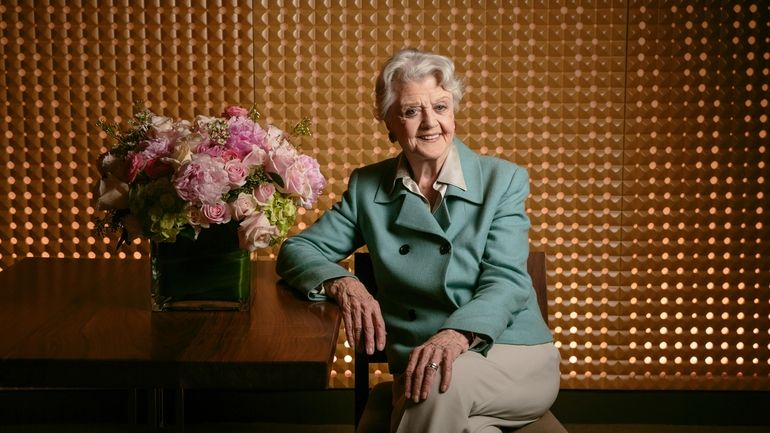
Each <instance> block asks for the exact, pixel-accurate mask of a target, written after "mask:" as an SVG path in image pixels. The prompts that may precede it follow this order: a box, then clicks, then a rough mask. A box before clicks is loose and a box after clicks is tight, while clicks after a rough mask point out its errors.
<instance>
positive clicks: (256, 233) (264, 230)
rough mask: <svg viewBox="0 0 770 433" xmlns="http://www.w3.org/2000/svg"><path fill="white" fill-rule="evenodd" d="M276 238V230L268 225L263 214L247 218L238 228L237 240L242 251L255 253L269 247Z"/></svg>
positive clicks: (268, 222)
mask: <svg viewBox="0 0 770 433" xmlns="http://www.w3.org/2000/svg"><path fill="white" fill-rule="evenodd" d="M277 236H278V228H276V227H275V226H273V225H271V224H270V221H268V219H267V217H266V216H265V214H264V213H262V212H259V213H255V214H254V215H251V216H249V217H248V218H246V219H245V220H243V221H242V222H241V225H240V226H238V240H239V242H240V246H241V248H242V249H245V250H249V251H256V250H258V249H260V248H265V247H267V246H269V245H270V242H271V241H272V240H273V239H275V238H276V237H277Z"/></svg>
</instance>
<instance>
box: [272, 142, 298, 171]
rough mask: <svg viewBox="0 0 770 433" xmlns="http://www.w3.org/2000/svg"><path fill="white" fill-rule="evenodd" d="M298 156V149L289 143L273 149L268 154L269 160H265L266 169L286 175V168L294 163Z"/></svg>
mask: <svg viewBox="0 0 770 433" xmlns="http://www.w3.org/2000/svg"><path fill="white" fill-rule="evenodd" d="M296 157H297V149H295V148H294V147H293V146H292V145H290V144H288V143H287V144H285V145H283V146H280V147H277V148H275V149H272V150H271V151H270V153H269V154H268V159H267V161H265V170H266V171H268V172H271V173H276V174H278V175H279V176H281V177H284V176H285V175H286V170H287V169H288V168H289V166H290V165H292V164H294V160H295V159H296Z"/></svg>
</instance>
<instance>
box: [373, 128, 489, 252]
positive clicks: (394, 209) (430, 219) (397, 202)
mask: <svg viewBox="0 0 770 433" xmlns="http://www.w3.org/2000/svg"><path fill="white" fill-rule="evenodd" d="M454 144H455V146H456V147H457V151H458V153H459V155H460V164H461V165H462V170H463V177H464V178H465V184H466V187H467V188H466V190H465V191H463V190H462V189H460V188H458V187H456V186H454V185H449V187H448V188H447V192H446V196H445V198H444V203H442V205H441V206H440V207H439V209H438V210H437V211H436V212H437V213H436V216H435V217H434V216H433V215H431V213H430V211H429V210H428V209H427V207H426V205H425V202H423V201H422V199H421V198H420V197H417V196H416V195H415V194H412V193H410V192H408V191H407V190H406V188H404V187H403V186H402V185H394V179H395V173H396V170H395V162H394V163H393V164H386V165H384V168H385V172H383V176H382V181H381V183H380V185H379V187H378V189H377V193H376V194H375V197H374V202H375V203H378V204H380V205H383V206H385V207H387V208H388V209H387V210H386V212H387V213H388V214H389V215H394V214H395V215H396V219H395V223H396V225H398V226H402V227H406V228H408V229H411V230H416V231H419V232H424V233H430V234H434V235H437V236H440V237H442V238H447V234H446V233H445V230H446V229H447V228H449V227H450V222H451V218H450V215H455V216H456V217H457V216H460V221H462V218H463V217H462V215H464V214H465V210H464V209H462V208H463V207H464V206H465V204H466V203H463V202H468V203H470V204H472V205H475V206H478V205H480V204H481V202H482V197H483V193H484V191H483V183H482V181H481V163H480V161H479V157H478V155H476V154H475V153H473V151H471V150H470V149H468V147H466V146H465V144H464V143H463V142H462V141H460V140H459V139H458V138H455V139H454ZM394 161H395V158H394ZM437 220H438V221H437ZM458 229H461V228H459V227H458Z"/></svg>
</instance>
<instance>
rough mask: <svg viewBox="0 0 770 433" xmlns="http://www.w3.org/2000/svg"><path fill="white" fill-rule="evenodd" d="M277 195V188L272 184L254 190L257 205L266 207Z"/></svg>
mask: <svg viewBox="0 0 770 433" xmlns="http://www.w3.org/2000/svg"><path fill="white" fill-rule="evenodd" d="M273 194H275V186H274V185H273V184H272V183H263V184H260V185H259V186H258V187H256V188H255V189H254V198H255V199H256V200H257V203H259V204H261V205H262V206H265V205H266V204H267V203H268V202H269V201H270V199H271V198H273Z"/></svg>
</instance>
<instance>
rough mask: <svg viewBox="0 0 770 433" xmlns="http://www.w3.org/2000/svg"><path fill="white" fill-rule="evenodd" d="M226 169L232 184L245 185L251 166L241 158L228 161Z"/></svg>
mask: <svg viewBox="0 0 770 433" xmlns="http://www.w3.org/2000/svg"><path fill="white" fill-rule="evenodd" d="M225 171H226V172H227V178H228V179H229V180H230V186H243V185H244V184H245V183H246V176H248V175H249V168H248V167H246V164H244V163H243V162H241V160H239V159H231V160H229V161H227V162H226V163H225Z"/></svg>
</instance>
